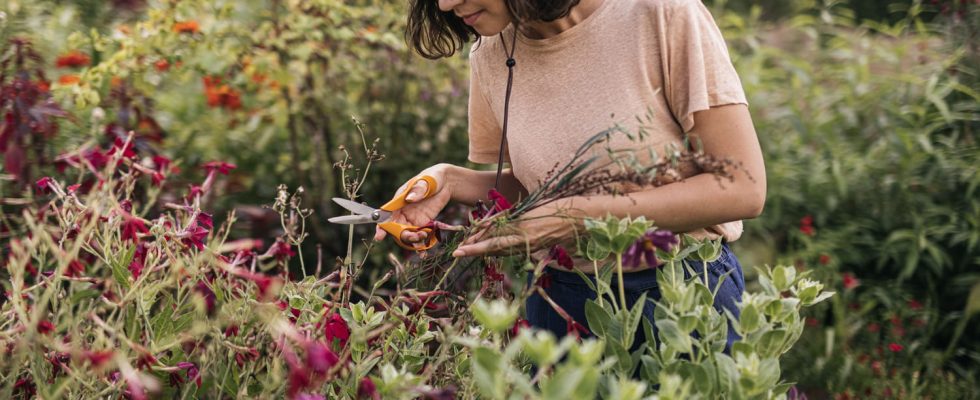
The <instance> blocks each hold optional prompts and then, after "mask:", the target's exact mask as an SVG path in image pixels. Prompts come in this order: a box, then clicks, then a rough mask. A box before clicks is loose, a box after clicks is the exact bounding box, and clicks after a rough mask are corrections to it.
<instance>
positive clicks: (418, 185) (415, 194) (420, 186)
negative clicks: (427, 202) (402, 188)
mask: <svg viewBox="0 0 980 400" xmlns="http://www.w3.org/2000/svg"><path fill="white" fill-rule="evenodd" d="M409 190H410V191H409V192H408V196H405V201H407V202H409V203H413V202H416V201H419V200H422V198H423V197H424V196H425V192H426V191H428V190H429V183H428V182H426V181H425V180H419V181H418V182H415V185H414V186H412V188H411V189H409Z"/></svg>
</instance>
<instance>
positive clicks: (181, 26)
mask: <svg viewBox="0 0 980 400" xmlns="http://www.w3.org/2000/svg"><path fill="white" fill-rule="evenodd" d="M200 30H201V29H200V26H199V25H198V23H197V21H183V22H175V23H174V27H173V31H174V32H176V33H187V34H195V33H198V32H199V31H200Z"/></svg>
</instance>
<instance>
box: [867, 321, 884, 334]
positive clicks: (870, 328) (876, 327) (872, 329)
mask: <svg viewBox="0 0 980 400" xmlns="http://www.w3.org/2000/svg"><path fill="white" fill-rule="evenodd" d="M880 331H881V325H878V323H877V322H872V323H870V324H868V332H870V333H878V332H880Z"/></svg>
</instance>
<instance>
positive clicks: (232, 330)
mask: <svg viewBox="0 0 980 400" xmlns="http://www.w3.org/2000/svg"><path fill="white" fill-rule="evenodd" d="M238 331H239V329H238V325H235V324H232V325H228V327H227V328H225V337H234V336H238Z"/></svg>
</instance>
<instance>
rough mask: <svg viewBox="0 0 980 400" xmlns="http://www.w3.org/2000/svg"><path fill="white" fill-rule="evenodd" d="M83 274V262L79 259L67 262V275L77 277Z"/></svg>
mask: <svg viewBox="0 0 980 400" xmlns="http://www.w3.org/2000/svg"><path fill="white" fill-rule="evenodd" d="M83 275H85V264H82V262H81V261H79V260H72V261H71V262H70V263H68V270H66V271H65V276H67V277H78V276H83Z"/></svg>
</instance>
